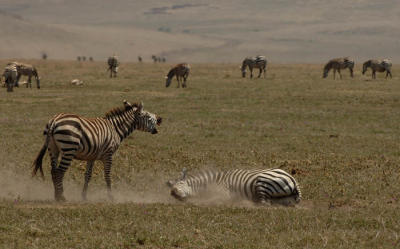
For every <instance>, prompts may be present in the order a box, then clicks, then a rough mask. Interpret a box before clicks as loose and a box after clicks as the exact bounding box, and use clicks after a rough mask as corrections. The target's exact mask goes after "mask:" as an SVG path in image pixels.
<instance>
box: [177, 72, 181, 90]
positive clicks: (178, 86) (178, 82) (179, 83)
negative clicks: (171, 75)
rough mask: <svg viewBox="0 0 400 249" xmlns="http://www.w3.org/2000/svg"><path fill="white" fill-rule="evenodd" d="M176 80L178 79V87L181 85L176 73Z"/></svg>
mask: <svg viewBox="0 0 400 249" xmlns="http://www.w3.org/2000/svg"><path fill="white" fill-rule="evenodd" d="M176 80H177V81H178V86H177V88H179V87H180V85H181V81H180V77H179V76H178V75H176Z"/></svg>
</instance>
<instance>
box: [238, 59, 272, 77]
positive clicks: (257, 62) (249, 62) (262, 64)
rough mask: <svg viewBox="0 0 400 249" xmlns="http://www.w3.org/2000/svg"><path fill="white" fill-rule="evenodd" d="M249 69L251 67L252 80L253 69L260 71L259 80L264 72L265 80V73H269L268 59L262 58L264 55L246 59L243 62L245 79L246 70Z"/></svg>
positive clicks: (251, 75)
mask: <svg viewBox="0 0 400 249" xmlns="http://www.w3.org/2000/svg"><path fill="white" fill-rule="evenodd" d="M247 67H249V69H250V78H253V68H258V69H260V73H259V74H258V78H260V77H261V73H262V72H264V78H265V73H266V72H267V59H266V58H265V56H262V55H258V56H255V57H247V58H245V59H244V60H243V62H242V67H241V70H242V77H243V78H245V77H246V68H247Z"/></svg>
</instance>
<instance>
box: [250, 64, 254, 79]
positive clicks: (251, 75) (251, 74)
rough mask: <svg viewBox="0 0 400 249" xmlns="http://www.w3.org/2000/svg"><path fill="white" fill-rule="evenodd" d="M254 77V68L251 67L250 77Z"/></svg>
mask: <svg viewBox="0 0 400 249" xmlns="http://www.w3.org/2000/svg"><path fill="white" fill-rule="evenodd" d="M252 78H253V68H252V67H250V79H252Z"/></svg>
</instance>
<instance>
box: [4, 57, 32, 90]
mask: <svg viewBox="0 0 400 249" xmlns="http://www.w3.org/2000/svg"><path fill="white" fill-rule="evenodd" d="M12 64H13V65H15V66H16V67H17V71H18V76H17V81H16V86H19V80H20V78H21V76H22V75H25V76H28V83H27V84H26V88H28V87H30V88H32V76H34V77H35V79H36V87H37V88H38V89H40V77H39V74H38V72H37V69H36V68H35V67H34V66H32V65H29V64H25V63H21V62H16V61H14V62H10V63H8V65H12Z"/></svg>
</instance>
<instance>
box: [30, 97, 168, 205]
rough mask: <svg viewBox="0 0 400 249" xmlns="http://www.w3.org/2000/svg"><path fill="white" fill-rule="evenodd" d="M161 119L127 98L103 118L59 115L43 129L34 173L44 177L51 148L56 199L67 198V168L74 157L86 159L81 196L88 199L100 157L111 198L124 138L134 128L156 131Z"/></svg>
mask: <svg viewBox="0 0 400 249" xmlns="http://www.w3.org/2000/svg"><path fill="white" fill-rule="evenodd" d="M161 120H162V119H161V117H157V116H156V115H155V114H152V113H150V112H147V111H144V110H143V104H133V105H132V104H130V103H129V102H127V101H126V100H124V106H123V107H120V108H114V109H112V110H111V111H109V112H107V113H106V114H105V117H102V118H84V117H80V116H78V115H74V114H65V113H60V114H57V115H55V116H54V117H53V118H52V119H50V120H49V122H48V123H47V126H46V129H45V130H44V135H45V137H46V139H45V143H44V145H43V146H42V149H41V150H40V152H39V153H38V155H37V157H36V159H35V161H34V162H33V165H32V167H33V171H32V176H34V175H35V174H36V172H37V171H38V170H40V172H41V175H42V177H43V169H42V160H43V156H44V155H45V153H46V149H47V148H48V150H49V154H50V158H51V175H52V180H53V185H54V190H55V199H56V200H57V201H65V198H64V196H63V177H64V173H65V171H67V169H68V167H69V166H70V165H71V161H72V159H78V160H82V161H87V166H86V173H85V184H84V187H83V191H82V198H83V199H86V192H87V188H88V184H89V181H90V178H91V176H92V168H93V164H94V162H95V161H96V160H100V161H102V162H103V164H104V177H105V181H106V184H107V190H108V196H109V198H110V199H112V195H111V178H110V171H111V165H112V156H113V154H114V153H115V151H116V150H117V149H118V147H119V145H120V144H121V142H122V140H124V138H126V137H127V136H128V135H129V134H131V133H132V132H133V131H134V130H140V131H144V132H150V133H151V134H156V133H157V129H156V126H157V125H160V124H161ZM59 156H61V161H60V163H59V165H58V167H57V161H58V158H59Z"/></svg>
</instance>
